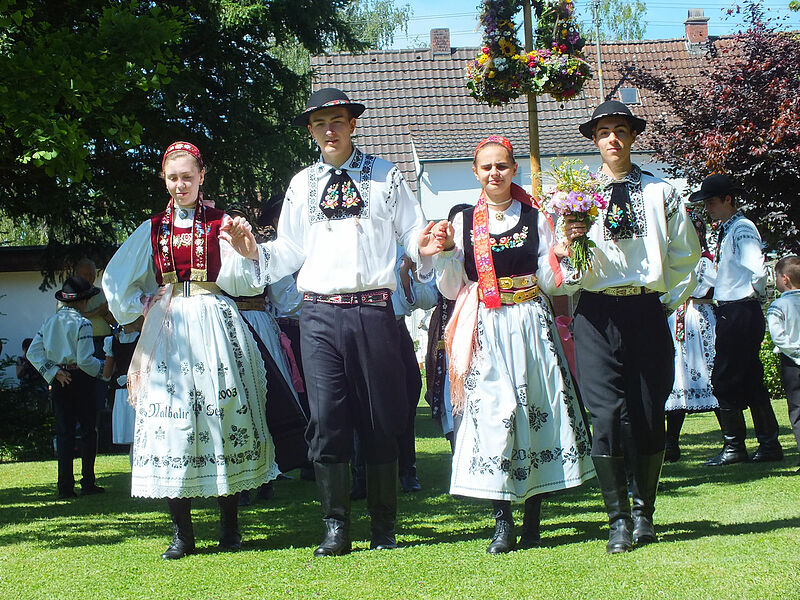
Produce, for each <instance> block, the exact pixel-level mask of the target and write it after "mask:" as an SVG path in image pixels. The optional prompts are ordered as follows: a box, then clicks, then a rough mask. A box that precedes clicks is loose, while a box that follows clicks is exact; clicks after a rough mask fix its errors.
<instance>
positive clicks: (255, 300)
mask: <svg viewBox="0 0 800 600" xmlns="http://www.w3.org/2000/svg"><path fill="white" fill-rule="evenodd" d="M236 308H238V309H239V310H259V311H262V312H263V311H265V310H267V300H266V298H263V297H261V296H254V297H252V298H239V299H237V300H236Z"/></svg>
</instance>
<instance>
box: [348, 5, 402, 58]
mask: <svg viewBox="0 0 800 600" xmlns="http://www.w3.org/2000/svg"><path fill="white" fill-rule="evenodd" d="M411 15H412V11H411V6H410V5H408V4H404V5H402V6H399V7H397V6H395V4H394V1H393V0H352V1H351V2H350V3H348V5H347V6H346V7H345V8H344V9H342V16H343V17H344V18H345V19H346V20H347V22H348V23H350V25H351V26H352V27H353V30H354V31H355V33H356V35H357V36H358V39H360V40H361V41H363V42H364V43H366V44H367V45H368V46H369V47H370V48H372V49H374V50H381V49H384V48H388V47H389V46H390V45H391V44H392V43H393V42H394V36H395V34H396V33H397V32H398V31H402V32H403V33H408V20H409V18H411ZM336 49H337V50H339V49H345V50H346V48H336Z"/></svg>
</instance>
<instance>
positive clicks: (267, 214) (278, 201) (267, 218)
mask: <svg viewBox="0 0 800 600" xmlns="http://www.w3.org/2000/svg"><path fill="white" fill-rule="evenodd" d="M282 208H283V194H273V195H272V196H270V197H269V200H267V201H266V202H264V205H263V206H262V207H261V213H260V214H259V215H258V221H257V224H258V226H259V227H266V226H267V225H272V219H274V218H275V217H278V216H280V214H281V209H282Z"/></svg>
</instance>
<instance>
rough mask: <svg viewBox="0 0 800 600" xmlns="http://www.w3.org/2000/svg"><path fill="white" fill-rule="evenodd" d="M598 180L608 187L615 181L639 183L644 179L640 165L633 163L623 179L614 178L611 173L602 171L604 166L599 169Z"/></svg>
mask: <svg viewBox="0 0 800 600" xmlns="http://www.w3.org/2000/svg"><path fill="white" fill-rule="evenodd" d="M596 177H597V181H599V182H600V185H602V186H603V187H605V188H607V187H609V186H611V185H612V184H614V183H628V184H631V185H638V184H639V183H641V181H642V170H641V169H640V168H639V165H633V168H632V169H631V170H630V172H628V174H627V175H625V177H623V178H622V179H614V178H613V177H611V176H610V175H607V174H606V173H604V172H603V171H602V167H601V168H600V169H597V174H596Z"/></svg>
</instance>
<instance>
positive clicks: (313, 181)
mask: <svg viewBox="0 0 800 600" xmlns="http://www.w3.org/2000/svg"><path fill="white" fill-rule="evenodd" d="M362 160H363V166H362V167H361V171H360V177H359V180H358V181H353V182H352V183H354V184H355V185H356V186H358V193H359V194H360V196H361V203H360V206H358V207H357V209H356V210H353V208H354V207H349V206H345V207H343V209H342V210H337V211H333V213H332V214H331V216H330V217H329V216H327V215H326V214H325V213H324V212H323V211H322V207H321V206H320V205H321V204H322V203H323V202H322V201H323V199H322V198H321V197H320V186H319V179H318V177H317V172H318V169H319V168H320V166H319V164H316V165H314V166H312V167H311V168H309V169H308V220H309V223H311V224H312V225H313V224H314V223H318V222H320V221H328V220H331V221H339V220H342V219H349V218H351V217H355V218H363V219H368V218H369V215H370V198H369V192H370V183H371V181H372V166H373V164H374V163H375V157H374V156H371V155H366V156H365V155H364V153H363V152H361V150H358V149H356V151H355V153H354V154H353V158H352V159H351V161H350V164H349V165H348V167H349V168H351V169H355V168H357V167H358V165H359V164H361V162H362ZM344 192H345V193H344V194H343V196H344V201H345V202H347V199H348V198H351V197H352V198H355V194H352V193H351V194H347V193H346V192H347V190H344Z"/></svg>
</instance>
